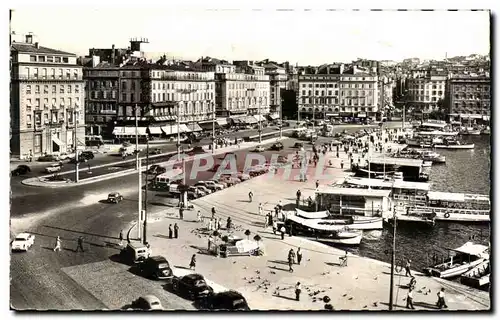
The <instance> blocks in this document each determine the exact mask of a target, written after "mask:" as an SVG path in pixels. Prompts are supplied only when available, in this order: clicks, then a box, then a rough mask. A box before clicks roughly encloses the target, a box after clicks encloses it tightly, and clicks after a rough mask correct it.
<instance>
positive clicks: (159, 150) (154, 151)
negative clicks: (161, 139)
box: [149, 148, 161, 155]
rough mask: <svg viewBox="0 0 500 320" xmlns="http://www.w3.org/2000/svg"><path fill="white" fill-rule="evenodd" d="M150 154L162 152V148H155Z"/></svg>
mask: <svg viewBox="0 0 500 320" xmlns="http://www.w3.org/2000/svg"><path fill="white" fill-rule="evenodd" d="M149 154H151V155H155V154H161V149H158V148H155V149H152V150H149Z"/></svg>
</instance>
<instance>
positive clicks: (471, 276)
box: [460, 259, 491, 288]
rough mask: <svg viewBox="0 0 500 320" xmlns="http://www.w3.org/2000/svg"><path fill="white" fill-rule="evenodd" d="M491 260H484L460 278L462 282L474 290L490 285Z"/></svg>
mask: <svg viewBox="0 0 500 320" xmlns="http://www.w3.org/2000/svg"><path fill="white" fill-rule="evenodd" d="M490 274H491V269H490V260H489V259H487V260H484V261H483V262H481V263H480V264H478V265H477V266H475V267H474V268H472V269H470V270H469V271H467V272H466V273H464V274H463V275H461V276H460V282H461V283H463V284H466V285H468V286H471V287H474V288H481V287H484V286H486V285H489V284H490Z"/></svg>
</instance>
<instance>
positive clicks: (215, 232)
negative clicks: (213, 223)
mask: <svg viewBox="0 0 500 320" xmlns="http://www.w3.org/2000/svg"><path fill="white" fill-rule="evenodd" d="M212 235H213V236H214V237H216V238H217V237H218V236H219V235H220V233H219V232H218V231H217V230H215V231H214V233H212Z"/></svg>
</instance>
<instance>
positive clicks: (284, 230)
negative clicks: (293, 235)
mask: <svg viewBox="0 0 500 320" xmlns="http://www.w3.org/2000/svg"><path fill="white" fill-rule="evenodd" d="M280 232H281V240H285V232H286V229H285V227H284V226H283V227H281V229H280Z"/></svg>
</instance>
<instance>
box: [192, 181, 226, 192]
mask: <svg viewBox="0 0 500 320" xmlns="http://www.w3.org/2000/svg"><path fill="white" fill-rule="evenodd" d="M195 185H204V186H205V187H207V188H208V189H210V190H214V191H218V190H222V189H224V186H223V185H222V184H220V183H216V182H214V181H198V182H197V183H196V184H195Z"/></svg>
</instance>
